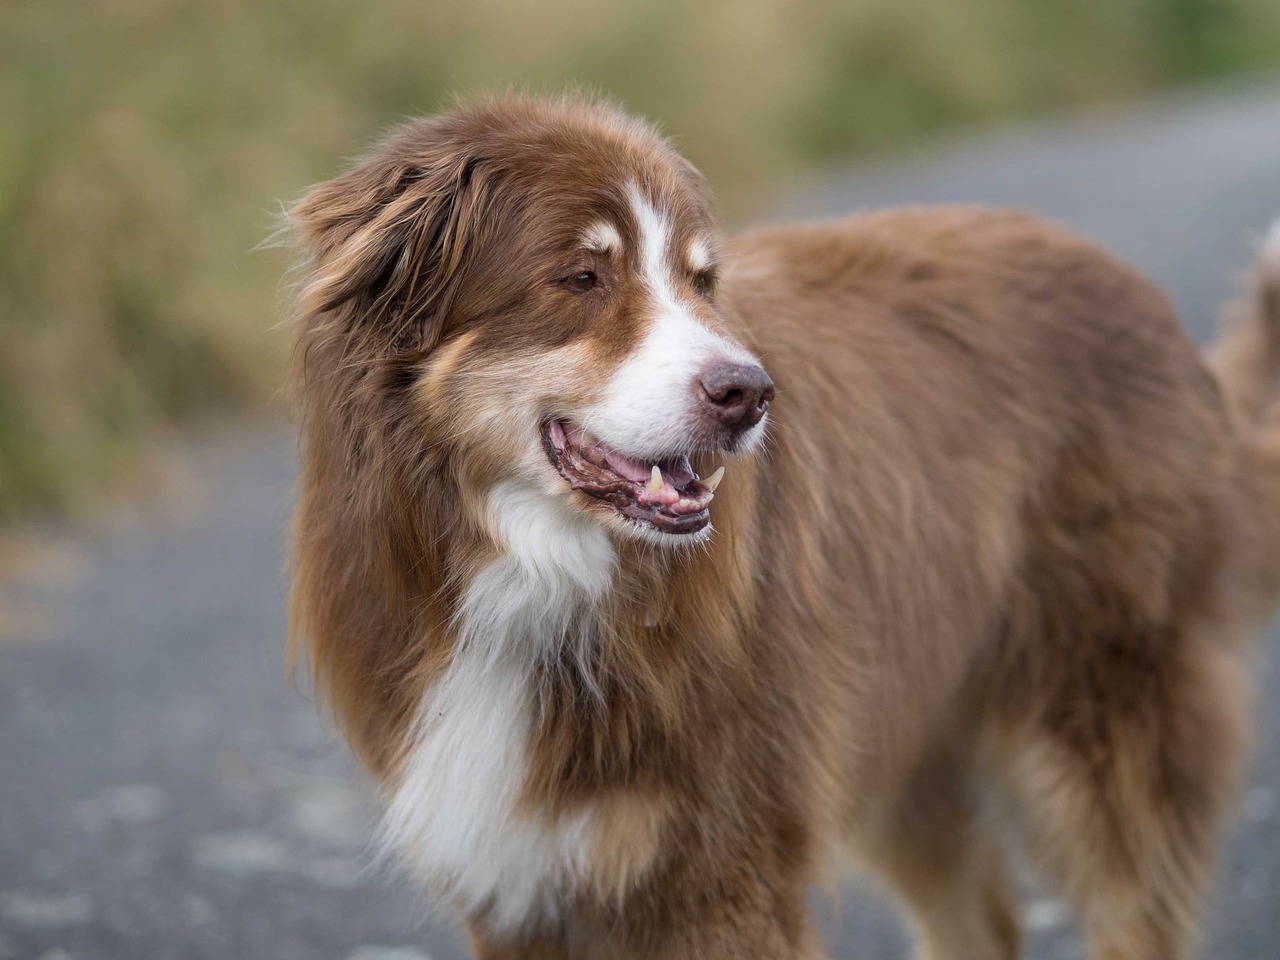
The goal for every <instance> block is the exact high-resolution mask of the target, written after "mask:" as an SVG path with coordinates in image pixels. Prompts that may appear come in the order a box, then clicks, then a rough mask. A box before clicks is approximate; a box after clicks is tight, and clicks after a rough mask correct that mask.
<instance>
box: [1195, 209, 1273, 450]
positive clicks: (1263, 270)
mask: <svg viewBox="0 0 1280 960" xmlns="http://www.w3.org/2000/svg"><path fill="white" fill-rule="evenodd" d="M1225 320H1226V323H1225V329H1224V330H1223V335H1222V339H1221V341H1220V342H1219V343H1218V344H1217V345H1216V346H1215V347H1214V349H1213V354H1212V357H1211V361H1212V363H1213V365H1214V367H1215V368H1216V369H1217V372H1218V377H1219V380H1220V382H1221V384H1222V391H1223V395H1224V396H1225V398H1226V401H1227V406H1228V407H1229V408H1230V409H1231V411H1232V413H1233V414H1234V415H1235V417H1236V418H1237V422H1238V423H1239V424H1240V426H1241V427H1242V428H1243V429H1245V430H1246V431H1248V430H1250V429H1255V430H1256V429H1258V428H1259V427H1260V426H1261V425H1262V424H1263V423H1264V422H1265V421H1267V420H1269V419H1270V420H1273V421H1280V417H1277V414H1280V411H1278V410H1277V409H1276V401H1277V398H1278V395H1280V219H1277V220H1276V222H1275V223H1274V224H1272V226H1271V232H1270V233H1268V234H1267V238H1266V240H1264V241H1263V242H1262V250H1261V254H1260V255H1259V257H1258V262H1257V266H1256V268H1255V269H1254V275H1253V280H1252V287H1251V289H1250V291H1249V294H1248V295H1247V296H1246V297H1245V298H1243V299H1242V300H1240V301H1238V302H1236V303H1233V304H1231V305H1230V306H1229V307H1228V308H1227V314H1226V318H1225ZM1269 414H1270V415H1271V416H1269ZM1275 426H1276V427H1280V422H1276V423H1275Z"/></svg>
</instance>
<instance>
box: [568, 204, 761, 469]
mask: <svg viewBox="0 0 1280 960" xmlns="http://www.w3.org/2000/svg"><path fill="white" fill-rule="evenodd" d="M629 193H630V204H631V214H632V218H633V219H634V221H635V224H636V229H637V233H638V236H639V241H640V250H639V259H640V279H641V281H642V282H643V283H644V285H645V288H646V289H647V291H648V293H649V297H650V301H651V302H652V304H653V313H652V315H651V317H648V318H645V317H637V318H636V322H637V323H645V322H646V321H647V322H648V330H647V331H646V333H645V335H644V338H643V339H642V340H641V342H640V344H639V346H638V347H637V348H636V350H635V351H634V352H633V353H632V354H631V356H629V357H628V358H627V359H626V360H624V361H623V362H622V364H621V365H620V366H619V367H618V369H617V371H616V372H615V373H614V375H613V378H612V380H611V381H610V382H609V383H608V385H607V386H606V387H605V390H604V394H603V398H602V400H601V401H600V403H598V404H596V405H595V406H594V407H592V408H591V409H590V410H588V411H586V413H585V415H584V416H583V419H582V422H583V425H584V426H585V427H587V428H588V429H589V430H590V431H591V432H592V433H594V434H596V435H597V436H599V437H601V438H602V439H604V440H606V441H607V442H608V443H610V444H611V445H613V446H615V447H617V448H618V449H619V450H622V451H623V452H625V453H627V454H628V455H630V456H638V457H652V458H654V459H657V458H659V457H662V456H666V455H669V454H672V453H676V452H682V451H687V450H688V448H689V434H690V427H691V425H692V421H693V419H694V418H695V417H696V416H697V415H698V414H697V405H698V393H697V391H698V390H700V389H701V387H700V386H699V384H698V377H699V375H700V374H701V373H702V371H703V370H704V369H706V368H707V367H708V366H709V365H711V364H713V363H718V362H727V363H757V362H758V361H757V360H756V358H755V357H753V356H752V355H751V354H750V353H748V352H747V351H746V350H745V349H744V348H743V347H742V346H740V345H739V344H736V343H734V342H732V341H730V340H727V339H725V338H724V337H722V336H719V335H718V334H716V333H713V332H712V331H711V330H709V329H707V327H705V326H703V325H702V324H701V323H700V322H699V321H698V319H697V317H696V316H694V314H693V311H692V310H690V309H689V306H688V304H687V303H686V302H684V301H682V299H681V294H680V293H679V292H678V291H679V287H680V285H678V284H677V281H676V276H675V274H674V273H673V270H674V269H679V270H681V271H684V270H687V269H695V270H696V269H700V268H705V267H706V266H708V265H709V264H710V256H711V249H710V246H709V244H707V242H706V241H703V240H697V241H695V242H694V244H693V247H692V248H691V249H690V250H689V251H672V250H671V224H670V221H669V220H668V218H667V216H666V214H665V213H664V212H663V211H661V210H659V209H656V208H655V207H654V206H653V204H651V203H650V202H649V201H648V200H647V199H646V198H645V196H644V194H643V193H641V191H640V188H639V187H638V186H637V185H636V184H634V183H632V184H631V185H630V188H629ZM691 295H692V294H689V293H686V294H685V296H691Z"/></svg>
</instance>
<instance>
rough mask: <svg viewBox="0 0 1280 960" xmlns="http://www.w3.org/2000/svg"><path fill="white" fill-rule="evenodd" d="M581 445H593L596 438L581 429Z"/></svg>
mask: <svg viewBox="0 0 1280 960" xmlns="http://www.w3.org/2000/svg"><path fill="white" fill-rule="evenodd" d="M582 445H583V446H584V447H594V446H595V445H596V438H595V437H593V436H592V435H591V434H589V433H587V431H585V430H583V431H582Z"/></svg>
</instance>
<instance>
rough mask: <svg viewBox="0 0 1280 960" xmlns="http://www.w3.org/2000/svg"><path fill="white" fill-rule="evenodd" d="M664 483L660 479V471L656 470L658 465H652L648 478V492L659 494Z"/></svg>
mask: <svg viewBox="0 0 1280 960" xmlns="http://www.w3.org/2000/svg"><path fill="white" fill-rule="evenodd" d="M663 485H664V481H663V479H662V471H661V470H659V469H658V465H657V464H656V463H655V464H654V465H653V473H652V475H650V477H649V492H650V493H652V494H657V493H659V492H661V490H662V487H663Z"/></svg>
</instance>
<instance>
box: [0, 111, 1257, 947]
mask: <svg viewBox="0 0 1280 960" xmlns="http://www.w3.org/2000/svg"><path fill="white" fill-rule="evenodd" d="M935 200H983V201H992V202H1000V203H1015V204H1020V205H1023V206H1026V207H1029V208H1031V209H1034V210H1038V211H1041V212H1044V213H1047V214H1049V215H1051V216H1054V217H1057V218H1058V219H1060V220H1063V221H1065V222H1066V223H1068V224H1071V225H1073V226H1074V227H1076V228H1077V229H1079V230H1081V231H1083V232H1084V233H1086V234H1088V235H1090V236H1093V237H1095V238H1097V239H1098V240H1101V241H1103V242H1104V243H1106V244H1107V245H1109V246H1110V247H1112V248H1113V249H1114V250H1116V251H1117V252H1119V253H1120V254H1122V255H1123V256H1125V257H1127V258H1128V259H1130V260H1131V261H1132V262H1134V263H1136V264H1138V265H1139V266H1141V267H1143V268H1145V269H1147V270H1148V271H1150V272H1151V273H1152V274H1153V275H1154V276H1155V277H1156V278H1157V279H1159V280H1160V281H1161V282H1163V283H1164V284H1165V285H1166V287H1167V288H1168V289H1169V290H1170V291H1171V292H1172V293H1173V295H1174V297H1175V299H1176V300H1177V302H1178V304H1179V306H1180V307H1181V308H1182V309H1183V310H1184V314H1185V316H1186V318H1187V321H1188V323H1189V325H1190V326H1191V327H1192V329H1193V330H1194V331H1195V332H1196V334H1197V335H1198V336H1201V337H1204V336H1207V334H1208V332H1209V330H1210V329H1211V326H1212V322H1211V317H1212V313H1213V305H1214V304H1215V303H1216V302H1217V301H1218V299H1219V298H1220V297H1221V296H1222V295H1223V293H1224V292H1225V290H1226V289H1227V283H1226V278H1227V276H1228V274H1229V272H1230V271H1231V269H1233V268H1234V267H1236V266H1238V265H1240V264H1242V263H1243V262H1244V261H1245V260H1246V259H1247V257H1248V240H1249V238H1250V236H1251V235H1257V234H1258V233H1260V231H1261V230H1262V229H1263V228H1264V227H1265V225H1266V223H1267V221H1268V219H1269V217H1270V215H1271V214H1273V213H1275V212H1280V90H1277V89H1274V88H1273V89H1269V90H1253V91H1246V92H1236V93H1233V94H1230V95H1206V96H1202V97H1199V98H1195V99H1191V100H1187V99H1181V100H1174V101H1169V102H1167V103H1164V104H1162V105H1157V106H1155V107H1151V108H1144V109H1143V110H1142V111H1141V112H1134V113H1122V114H1115V115H1111V116H1107V117H1098V118H1093V119H1089V120H1083V121H1076V122H1071V123H1056V124H1049V125H1044V126H1040V127H1034V128H1029V129H1022V130H1019V131H1016V132H1012V133H1007V134H1001V135H999V136H994V137H989V138H986V139H984V140H982V141H978V142H972V143H957V144H953V145H951V146H948V147H946V148H945V149H940V150H935V151H933V152H932V153H931V154H930V155H928V156H925V157H920V158H917V159H907V160H899V161H895V162H893V163H892V164H885V165H883V166H879V167H871V168H864V169H862V170H858V171H854V172H851V173H845V174H841V175H840V176H836V177H833V178H831V179H828V180H825V181H823V182H820V183H815V184H813V185H811V186H810V187H809V188H806V189H805V190H804V191H801V192H799V193H797V194H795V195H793V196H792V197H791V198H790V199H789V200H788V201H787V203H786V208H787V209H789V210H791V211H797V210H798V211H800V212H801V213H803V214H806V215H832V214H836V213H840V212H844V211H847V210H851V209H855V208H864V207H872V206H877V205H882V204H885V203H897V202H916V201H935ZM184 462H185V463H186V464H187V465H188V468H189V472H190V475H191V476H193V477H195V478H196V479H198V480H200V481H202V482H201V485H200V489H202V490H203V491H204V495H203V498H202V499H201V500H200V502H199V503H198V504H197V506H196V508H194V509H192V510H189V511H186V512H185V513H183V512H179V515H178V517H174V518H170V519H168V520H163V521H161V520H152V521H151V522H147V523H142V524H124V525H122V526H121V527H120V528H119V529H117V530H115V532H112V533H99V534H96V535H93V536H87V535H59V534H48V535H44V536H41V537H38V538H34V539H32V540H30V542H27V543H24V544H18V545H17V546H13V545H10V546H9V547H7V548H5V549H3V550H0V960H3V958H11V957H12V958H28V957H30V958H43V960H67V958H77V960H91V958H104V960H117V958H119V960H124V958H130V960H132V958H139V957H146V958H175V960H176V958H182V960H196V958H236V960H247V958H259V957H262V958H266V957H270V958H294V957H297V958H338V960H422V958H423V957H431V958H434V960H450V958H460V957H462V956H463V955H464V954H463V952H462V951H461V946H460V942H459V940H458V938H457V936H456V933H455V932H454V930H453V928H452V927H451V925H450V923H449V921H448V919H447V918H435V919H432V918H430V917H428V916H427V915H426V913H425V911H424V910H423V908H422V906H421V905H420V904H418V903H416V902H415V901H414V899H413V898H412V897H411V896H409V895H408V894H407V893H406V891H405V890H404V888H403V887H402V886H400V885H398V884H397V883H396V882H395V881H394V880H392V879H390V878H387V877H384V876H380V875H378V874H376V873H375V872H373V871H371V870H370V869H369V867H368V863H369V860H368V856H367V852H366V845H367V842H368V838H369V832H370V827H371V823H372V816H371V810H372V806H371V802H370V800H371V798H370V794H369V791H368V787H367V785H366V784H365V782H364V781H363V780H362V779H361V778H360V777H359V776H358V775H357V774H356V773H355V772H354V771H353V769H352V767H351V765H350V763H349V761H348V760H347V758H346V754H345V752H344V751H343V750H342V749H341V748H340V747H337V746H335V745H334V744H333V742H332V741H331V740H330V739H329V737H328V736H327V734H326V733H325V731H324V728H323V727H322V725H321V724H320V723H318V721H317V720H316V718H315V714H314V711H313V709H312V706H311V704H310V703H309V702H308V701H307V699H306V698H305V697H304V696H303V695H302V694H300V693H297V692H295V691H293V690H291V689H290V688H289V687H288V686H286V685H285V684H284V682H283V679H282V677H283V672H284V667H283V655H282V636H283V629H284V620H283V612H282V597H283V583H282V577H281V575H280V569H281V559H282V558H281V539H282V529H283V525H284V523H285V518H286V514H287V510H288V503H289V486H290V482H291V477H292V474H293V464H292V456H291V440H290V437H289V433H288V431H287V430H284V429H281V428H270V427H265V428H260V429H254V430H248V429H246V430H242V431H237V434H236V436H235V437H233V438H230V439H221V440H218V441H214V442H210V443H208V444H205V445H204V446H202V447H201V448H200V449H198V450H196V451H193V452H191V454H190V455H189V456H188V457H187V458H185V460H184ZM1270 641H1271V643H1270V644H1269V645H1271V646H1274V645H1280V636H1275V635H1273V636H1272V637H1271V638H1270ZM1260 670H1261V668H1260ZM1262 674H1263V676H1264V683H1265V687H1266V689H1267V690H1268V691H1270V694H1269V695H1268V696H1267V697H1264V698H1263V708H1262V734H1261V750H1260V755H1259V758H1258V761H1257V763H1256V769H1255V773H1254V776H1253V781H1252V786H1251V787H1250V789H1249V791H1248V793H1247V794H1246V796H1245V803H1244V808H1243V810H1242V812H1241V814H1240V817H1239V819H1238V824H1237V826H1236V829H1235V831H1234V834H1233V836H1232V838H1231V840H1230V843H1229V846H1228V849H1227V852H1226V855H1225V857H1224V858H1223V862H1222V868H1221V884H1220V890H1221V892H1220V896H1219V900H1218V902H1217V904H1216V906H1215V908H1214V911H1213V916H1212V922H1211V933H1210V945H1209V946H1208V947H1207V948H1206V950H1205V956H1213V957H1217V958H1229V960H1234V958H1240V960H1243V958H1274V957H1276V956H1278V955H1280V676H1277V675H1276V674H1275V673H1270V674H1268V673H1266V672H1265V670H1263V671H1262ZM821 912H822V913H823V914H824V923H825V925H826V927H827V929H829V930H831V931H832V932H833V934H832V938H831V939H832V942H833V944H834V946H833V953H834V955H835V956H836V957H840V958H854V957H861V958H897V957H904V956H906V955H907V952H906V941H905V939H904V937H903V935H902V933H901V930H900V929H899V927H898V924H897V922H896V921H895V920H894V919H893V916H892V914H890V913H889V912H887V911H886V910H885V909H883V908H882V907H879V906H876V905H875V904H874V902H872V901H871V900H869V899H868V897H867V895H865V894H858V893H854V892H850V893H849V895H848V896H847V897H846V898H845V903H844V906H843V908H842V909H841V910H840V911H839V915H838V916H836V915H833V913H832V911H831V910H829V909H826V910H823V911H821ZM1027 922H1028V926H1029V927H1030V928H1031V930H1032V932H1033V953H1034V956H1036V957H1037V958H1040V960H1066V958H1072V957H1079V956H1081V952H1080V948H1079V944H1078V941H1077V940H1076V938H1075V937H1074V935H1073V933H1072V931H1071V929H1070V927H1069V925H1068V924H1067V922H1066V920H1065V915H1064V913H1063V910H1062V908H1061V905H1060V904H1059V903H1058V901H1056V900H1055V899H1053V898H1052V897H1050V896H1046V895H1044V894H1033V896H1032V898H1031V899H1030V901H1029V905H1028V909H1027Z"/></svg>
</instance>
